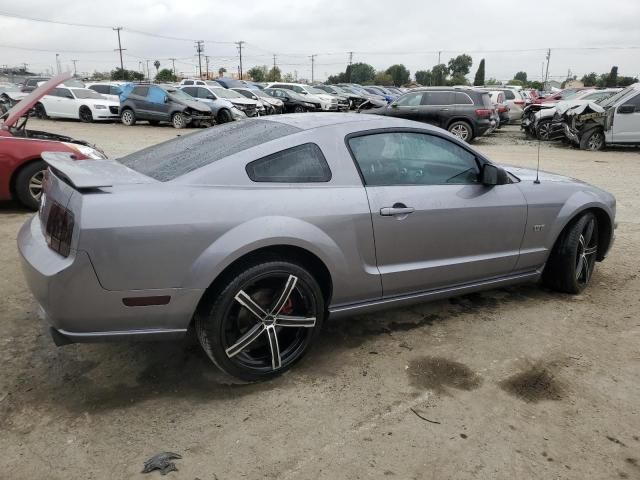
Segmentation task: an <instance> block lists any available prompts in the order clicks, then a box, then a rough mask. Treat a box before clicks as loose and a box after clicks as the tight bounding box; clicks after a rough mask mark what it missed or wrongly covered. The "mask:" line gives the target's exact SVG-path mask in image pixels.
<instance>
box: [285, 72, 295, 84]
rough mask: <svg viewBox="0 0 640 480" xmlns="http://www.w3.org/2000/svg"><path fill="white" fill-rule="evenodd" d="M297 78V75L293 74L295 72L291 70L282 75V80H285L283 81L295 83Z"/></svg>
mask: <svg viewBox="0 0 640 480" xmlns="http://www.w3.org/2000/svg"><path fill="white" fill-rule="evenodd" d="M295 80H296V79H295V77H294V76H293V73H290V72H289V73H285V74H284V75H283V76H282V81H283V82H287V83H293V82H295Z"/></svg>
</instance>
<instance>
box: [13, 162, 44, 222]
mask: <svg viewBox="0 0 640 480" xmlns="http://www.w3.org/2000/svg"><path fill="white" fill-rule="evenodd" d="M46 171H47V164H46V163H45V162H43V161H42V160H36V161H35V162H32V163H29V164H27V166H26V167H24V168H22V170H20V171H19V172H18V175H17V176H16V179H15V184H14V185H15V194H16V199H17V200H18V202H20V203H21V204H22V205H24V206H25V207H27V208H29V209H31V210H38V207H39V206H40V197H41V196H42V181H43V180H44V174H45V172H46Z"/></svg>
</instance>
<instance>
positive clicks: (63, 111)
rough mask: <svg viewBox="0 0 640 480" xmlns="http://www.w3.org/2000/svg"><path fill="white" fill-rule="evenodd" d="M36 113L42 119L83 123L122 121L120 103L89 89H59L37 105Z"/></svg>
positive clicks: (54, 90) (43, 98) (61, 87)
mask: <svg viewBox="0 0 640 480" xmlns="http://www.w3.org/2000/svg"><path fill="white" fill-rule="evenodd" d="M35 111H36V115H37V116H38V117H40V118H47V117H53V118H75V119H78V120H81V121H83V122H94V121H96V120H119V119H120V103H118V102H114V101H111V100H108V99H107V98H106V97H104V96H102V95H100V94H99V93H97V92H94V91H93V90H90V89H88V88H70V87H64V86H60V87H57V88H55V89H53V91H52V92H51V93H50V94H49V95H45V96H44V97H42V98H41V99H40V101H39V102H38V103H36V105H35Z"/></svg>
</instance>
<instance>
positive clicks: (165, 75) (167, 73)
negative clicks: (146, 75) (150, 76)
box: [156, 68, 178, 82]
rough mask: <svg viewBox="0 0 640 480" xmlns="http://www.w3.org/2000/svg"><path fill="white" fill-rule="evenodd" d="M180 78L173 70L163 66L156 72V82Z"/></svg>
mask: <svg viewBox="0 0 640 480" xmlns="http://www.w3.org/2000/svg"><path fill="white" fill-rule="evenodd" d="M176 80H178V79H177V78H176V76H175V75H174V74H173V72H172V71H171V70H169V69H168V68H163V69H162V70H160V71H159V72H158V73H157V74H156V82H175V81H176Z"/></svg>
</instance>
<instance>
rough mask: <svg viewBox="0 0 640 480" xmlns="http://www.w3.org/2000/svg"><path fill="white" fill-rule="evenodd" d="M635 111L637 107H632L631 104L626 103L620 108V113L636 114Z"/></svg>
mask: <svg viewBox="0 0 640 480" xmlns="http://www.w3.org/2000/svg"><path fill="white" fill-rule="evenodd" d="M635 111H636V107H635V105H631V104H630V103H626V104H624V105H620V106H619V107H618V113H634V112H635Z"/></svg>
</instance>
